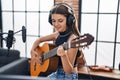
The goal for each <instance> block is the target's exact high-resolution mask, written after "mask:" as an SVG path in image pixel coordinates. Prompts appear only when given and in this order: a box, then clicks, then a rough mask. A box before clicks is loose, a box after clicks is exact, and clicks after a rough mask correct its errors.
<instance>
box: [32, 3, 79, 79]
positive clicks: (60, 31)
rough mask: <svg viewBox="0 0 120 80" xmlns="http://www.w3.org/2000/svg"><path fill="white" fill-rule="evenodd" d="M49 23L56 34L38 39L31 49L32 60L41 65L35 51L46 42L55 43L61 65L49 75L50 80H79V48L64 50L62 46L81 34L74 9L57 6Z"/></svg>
mask: <svg viewBox="0 0 120 80" xmlns="http://www.w3.org/2000/svg"><path fill="white" fill-rule="evenodd" d="M49 23H50V24H51V25H53V27H54V29H55V32H54V33H52V34H49V35H47V36H44V37H40V38H39V39H37V40H36V41H35V42H34V44H33V46H32V49H31V59H34V60H35V61H36V62H37V63H41V57H39V59H38V58H36V55H38V54H37V52H35V49H36V47H37V46H39V44H40V43H42V42H45V41H55V44H56V46H58V49H57V57H58V58H59V65H58V69H57V70H56V72H53V73H52V74H50V75H48V77H50V78H55V79H57V80H58V79H60V80H63V79H65V80H66V79H69V80H71V79H72V80H77V79H78V73H77V67H76V59H77V55H78V52H79V50H78V48H70V49H68V50H64V48H63V46H62V44H63V43H64V42H68V41H72V40H73V39H75V38H76V37H77V36H80V32H79V30H78V28H77V26H76V25H77V20H76V18H75V16H74V12H73V9H72V8H71V7H70V6H69V5H68V4H65V3H59V4H57V5H55V6H54V7H53V8H52V9H51V10H50V14H49Z"/></svg>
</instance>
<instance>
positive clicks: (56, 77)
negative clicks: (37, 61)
mask: <svg viewBox="0 0 120 80" xmlns="http://www.w3.org/2000/svg"><path fill="white" fill-rule="evenodd" d="M48 78H50V79H51V80H78V73H75V72H73V73H71V74H65V72H64V71H63V69H58V70H57V71H56V72H53V73H52V74H50V75H48Z"/></svg>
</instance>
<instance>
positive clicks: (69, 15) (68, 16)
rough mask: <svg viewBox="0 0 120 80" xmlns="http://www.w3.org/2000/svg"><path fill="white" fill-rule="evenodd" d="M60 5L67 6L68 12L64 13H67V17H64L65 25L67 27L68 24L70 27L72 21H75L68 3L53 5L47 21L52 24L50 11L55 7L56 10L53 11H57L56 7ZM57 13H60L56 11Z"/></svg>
mask: <svg viewBox="0 0 120 80" xmlns="http://www.w3.org/2000/svg"><path fill="white" fill-rule="evenodd" d="M62 6H64V7H66V8H67V12H68V13H66V14H67V17H66V18H67V21H66V25H67V26H68V27H69V26H70V27H71V26H72V25H73V24H74V22H75V17H74V13H73V9H72V8H71V7H70V6H69V5H67V4H65V3H61V4H58V5H56V6H54V7H53V8H52V9H51V10H50V14H49V18H48V22H49V23H50V24H51V25H52V11H53V10H54V9H55V8H56V10H55V11H54V13H57V10H58V8H60V7H62ZM58 14H60V13H59V12H58Z"/></svg>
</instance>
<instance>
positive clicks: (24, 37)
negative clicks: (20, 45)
mask: <svg viewBox="0 0 120 80" xmlns="http://www.w3.org/2000/svg"><path fill="white" fill-rule="evenodd" d="M22 40H23V42H26V28H25V26H22Z"/></svg>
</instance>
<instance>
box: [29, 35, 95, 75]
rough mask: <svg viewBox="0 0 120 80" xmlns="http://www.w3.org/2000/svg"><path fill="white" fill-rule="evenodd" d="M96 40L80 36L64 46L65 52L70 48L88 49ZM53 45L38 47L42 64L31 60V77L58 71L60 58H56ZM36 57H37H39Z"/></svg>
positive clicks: (90, 36)
mask: <svg viewBox="0 0 120 80" xmlns="http://www.w3.org/2000/svg"><path fill="white" fill-rule="evenodd" d="M93 40H94V37H93V36H92V35H90V34H84V35H82V36H78V37H77V38H75V39H74V40H72V41H71V42H70V43H69V42H66V43H64V44H63V45H62V46H63V48H64V49H65V50H67V49H69V48H79V47H86V46H88V45H90V44H91V43H92V42H93ZM55 47H56V46H55V45H53V44H48V43H44V44H43V46H38V47H37V48H36V49H35V51H36V52H37V53H38V55H39V56H41V57H42V61H43V62H42V63H39V64H38V63H36V62H35V61H34V60H32V59H31V61H30V74H31V76H38V75H41V73H47V72H53V71H56V69H57V67H58V57H56V54H57V49H58V47H56V48H55ZM39 56H36V57H39Z"/></svg>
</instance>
